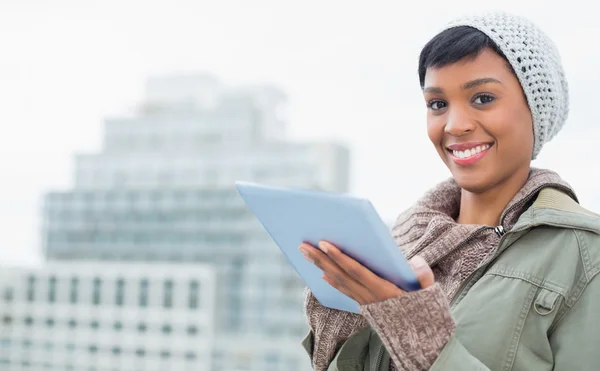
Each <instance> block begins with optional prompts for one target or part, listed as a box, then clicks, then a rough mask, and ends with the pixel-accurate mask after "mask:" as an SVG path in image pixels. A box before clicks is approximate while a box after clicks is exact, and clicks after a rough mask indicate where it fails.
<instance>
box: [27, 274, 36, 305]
mask: <svg viewBox="0 0 600 371" xmlns="http://www.w3.org/2000/svg"><path fill="white" fill-rule="evenodd" d="M35 281H36V278H35V276H33V275H32V276H29V278H28V280H27V301H30V302H32V301H34V300H35Z"/></svg>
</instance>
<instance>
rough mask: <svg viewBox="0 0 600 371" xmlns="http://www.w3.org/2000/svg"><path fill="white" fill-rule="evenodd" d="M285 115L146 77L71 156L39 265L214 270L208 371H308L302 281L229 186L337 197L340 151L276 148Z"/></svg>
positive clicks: (269, 97) (260, 96) (270, 92)
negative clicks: (87, 147) (133, 110)
mask: <svg viewBox="0 0 600 371" xmlns="http://www.w3.org/2000/svg"><path fill="white" fill-rule="evenodd" d="M285 112H286V98H285V96H284V94H283V93H282V92H281V91H279V90H278V89H276V88H273V87H269V86H253V87H241V88H240V87H233V88H232V87H228V86H226V85H224V84H221V83H220V82H219V81H217V80H216V79H214V78H213V77H211V76H203V75H199V76H165V77H155V78H151V79H149V81H148V83H147V87H146V97H145V102H144V104H143V105H142V107H141V109H140V110H139V112H138V113H137V114H135V115H134V116H132V117H118V118H110V119H107V120H106V122H105V130H104V141H103V149H102V151H101V152H100V153H97V154H91V155H90V154H85V155H78V156H76V159H75V186H74V189H72V190H70V191H66V192H52V193H50V194H48V195H47V196H46V198H45V206H44V241H45V242H44V243H45V253H46V256H47V258H48V259H49V260H50V261H54V262H56V261H61V262H62V261H79V260H93V261H97V262H114V261H119V262H162V263H169V264H173V263H198V264H208V265H210V266H213V267H215V271H216V281H215V295H216V297H215V303H214V304H215V307H216V308H217V310H216V312H215V318H214V320H215V323H214V330H215V338H214V343H213V347H212V355H213V362H212V364H213V368H212V369H213V370H218V371H236V370H261V371H262V370H284V369H285V370H288V371H294V370H306V369H309V361H308V357H307V356H306V355H305V354H304V351H303V350H302V348H301V347H300V345H299V341H300V339H301V338H302V336H303V335H304V334H305V332H306V324H305V320H304V318H303V314H302V301H303V297H302V289H303V283H302V282H301V280H300V279H299V278H298V277H297V275H296V273H295V271H294V270H293V269H292V267H291V266H290V265H289V264H288V262H287V261H286V259H285V257H284V256H283V254H282V253H281V252H280V251H279V249H278V248H277V247H276V246H275V245H274V244H273V243H272V241H271V240H270V238H269V237H268V235H267V233H266V232H265V231H264V230H263V229H262V227H261V226H260V225H259V224H258V223H257V222H256V221H255V219H254V217H253V216H252V215H251V214H250V213H249V211H248V210H247V208H246V207H245V205H244V204H243V203H242V201H241V199H240V198H239V196H238V195H237V193H236V191H235V189H234V187H233V183H234V181H235V180H246V181H253V182H260V183H268V184H271V185H288V186H295V187H302V188H319V189H326V190H332V191H339V192H346V191H347V190H348V171H349V153H348V150H347V148H345V147H344V146H342V145H338V144H335V143H295V142H292V141H289V140H287V139H286V136H285V132H286V124H287V121H286V117H285ZM126 369H127V368H126ZM127 370H129V369H127ZM170 370H178V369H177V368H170ZM111 371H112V370H111Z"/></svg>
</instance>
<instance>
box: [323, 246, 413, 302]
mask: <svg viewBox="0 0 600 371" xmlns="http://www.w3.org/2000/svg"><path fill="white" fill-rule="evenodd" d="M319 248H320V249H321V250H323V251H326V252H327V255H328V256H329V257H330V258H331V259H332V260H333V261H334V262H335V263H336V264H337V265H338V266H340V267H341V268H342V270H343V271H344V272H345V273H346V274H347V276H349V277H350V278H351V279H352V280H353V281H354V282H356V283H357V284H358V285H357V286H358V287H356V288H355V287H354V286H353V287H352V290H353V291H355V292H356V293H357V295H358V296H360V297H361V299H362V302H360V303H361V304H366V303H372V302H375V301H378V300H381V298H388V297H394V296H399V295H401V294H402V293H404V291H403V290H401V289H400V288H398V286H396V285H394V284H393V283H391V282H389V281H387V280H385V279H383V278H381V277H379V276H378V275H376V274H375V273H373V272H371V270H369V269H368V268H366V267H365V266H363V265H362V264H361V263H359V262H357V261H356V260H354V259H352V258H351V257H349V256H348V255H346V254H344V253H343V252H342V251H340V249H338V248H337V247H336V246H334V245H333V244H332V243H330V242H327V241H321V242H320V244H319Z"/></svg>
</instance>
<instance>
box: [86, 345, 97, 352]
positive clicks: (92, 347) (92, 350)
mask: <svg viewBox="0 0 600 371" xmlns="http://www.w3.org/2000/svg"><path fill="white" fill-rule="evenodd" d="M88 351H89V352H90V353H93V354H95V353H98V346H97V345H90V346H89V347H88Z"/></svg>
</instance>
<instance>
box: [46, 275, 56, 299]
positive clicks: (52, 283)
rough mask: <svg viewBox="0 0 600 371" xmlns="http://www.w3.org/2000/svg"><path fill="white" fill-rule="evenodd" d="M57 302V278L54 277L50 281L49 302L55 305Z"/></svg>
mask: <svg viewBox="0 0 600 371" xmlns="http://www.w3.org/2000/svg"><path fill="white" fill-rule="evenodd" d="M55 301H56V277H55V276H52V277H50V279H49V280H48V302H49V303H54V302H55Z"/></svg>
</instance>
